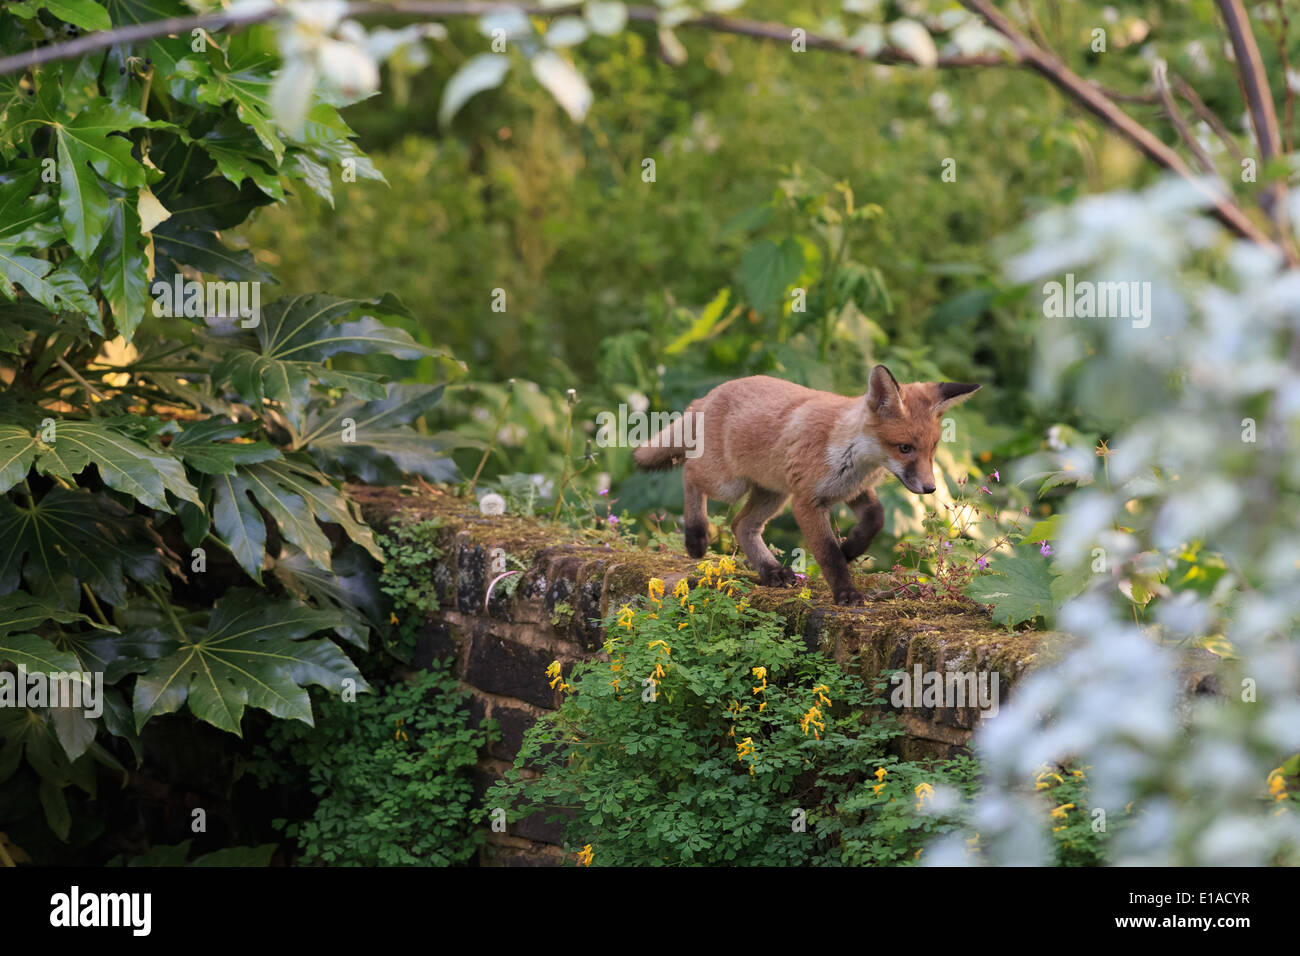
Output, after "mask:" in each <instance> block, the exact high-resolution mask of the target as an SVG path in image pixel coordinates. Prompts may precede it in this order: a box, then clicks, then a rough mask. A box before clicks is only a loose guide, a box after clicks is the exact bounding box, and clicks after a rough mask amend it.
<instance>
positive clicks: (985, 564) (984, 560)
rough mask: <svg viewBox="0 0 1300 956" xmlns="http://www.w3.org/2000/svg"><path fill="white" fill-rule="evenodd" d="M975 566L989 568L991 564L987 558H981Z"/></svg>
mask: <svg viewBox="0 0 1300 956" xmlns="http://www.w3.org/2000/svg"><path fill="white" fill-rule="evenodd" d="M975 565H976V567H980V568H987V567H988V566H989V562H988V559H987V558H979V559H978V560H976V562H975Z"/></svg>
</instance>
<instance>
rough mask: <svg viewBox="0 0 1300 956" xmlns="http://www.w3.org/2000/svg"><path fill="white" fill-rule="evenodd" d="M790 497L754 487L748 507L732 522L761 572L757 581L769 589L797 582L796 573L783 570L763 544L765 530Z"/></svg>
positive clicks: (746, 553)
mask: <svg viewBox="0 0 1300 956" xmlns="http://www.w3.org/2000/svg"><path fill="white" fill-rule="evenodd" d="M789 498H790V496H789V495H786V494H782V493H780V492H777V491H769V490H768V489H766V488H759V487H755V488H754V489H753V490H752V491H751V492H750V493H749V498H748V500H746V502H745V507H743V508H742V509H740V513H739V514H738V515H736V517H735V518H734V519H733V520H732V522H731V530H732V532H733V533H734V534H735V535H736V542H737V543H738V544H739V545H740V548H741V550H742V551H744V552H745V557H747V558H749V563H750V566H751V567H753V569H754V570H755V571H757V572H758V581H759V583H760V584H765V585H768V586H770V587H785V586H788V585H791V584H794V583H795V576H794V572H793V571H792V570H790V569H789V568H783V567H781V563H780V562H779V561H777V560H776V558H775V557H774V556H773V555H772V551H771V549H770V548H768V546H767V545H766V544H765V543H764V542H763V528H764V527H765V526H766V525H767V523H768V522H769V521H771V520H772V519H773V518H774V517H776V516H777V515H778V514H780V513H781V509H782V508H784V507H785V503H786V501H788V500H789Z"/></svg>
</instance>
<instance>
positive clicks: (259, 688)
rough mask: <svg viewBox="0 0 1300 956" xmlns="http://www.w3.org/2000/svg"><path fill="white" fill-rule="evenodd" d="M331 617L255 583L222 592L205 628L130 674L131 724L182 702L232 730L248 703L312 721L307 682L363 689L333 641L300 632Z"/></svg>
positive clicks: (316, 629)
mask: <svg viewBox="0 0 1300 956" xmlns="http://www.w3.org/2000/svg"><path fill="white" fill-rule="evenodd" d="M337 620H338V618H337V615H336V614H334V613H332V612H329V611H316V610H311V609H310V608H306V607H303V606H302V605H301V604H298V603H297V602H268V601H267V600H266V599H265V597H264V596H263V595H262V594H260V593H259V592H256V591H245V590H236V591H232V592H229V593H227V594H226V595H225V596H224V597H222V598H221V600H220V601H218V602H217V605H216V607H215V608H214V609H213V611H212V617H211V619H210V620H209V622H208V627H207V630H206V631H205V632H203V633H202V634H200V635H199V636H197V638H196V639H195V640H193V641H191V642H187V643H182V644H178V645H177V647H176V649H175V650H174V651H173V652H172V653H170V654H168V655H167V656H165V657H163V658H161V659H160V660H158V661H156V662H155V663H154V664H153V666H152V667H150V668H149V670H148V671H146V672H145V673H144V674H142V675H141V676H140V677H139V678H138V679H137V680H136V684H135V699H134V708H135V723H136V729H137V730H138V729H139V728H141V727H143V726H144V724H145V722H146V721H147V720H148V719H149V718H150V717H153V716H155V715H157V714H167V713H173V712H175V711H177V710H179V709H180V708H181V707H182V706H184V705H186V704H188V706H189V709H190V712H191V713H193V714H194V715H195V716H196V717H198V718H199V719H201V720H205V721H207V722H208V723H210V724H213V725H214V726H216V727H219V728H221V729H222V730H228V731H230V732H231V733H234V734H239V733H240V721H241V719H242V718H243V714H244V710H245V708H246V707H256V708H258V709H260V710H265V711H267V712H268V713H270V714H272V715H273V716H276V717H292V718H296V719H298V720H302V721H304V722H306V723H308V724H311V723H312V711H311V699H310V698H309V697H308V696H307V691H306V690H305V689H304V688H305V686H306V685H308V684H316V685H318V686H321V687H325V688H327V689H328V690H330V691H332V692H337V691H339V690H340V689H341V688H342V687H343V686H344V685H343V681H344V680H351V681H354V682H355V687H356V688H357V689H358V690H365V689H368V685H367V684H366V682H365V679H364V678H363V677H362V676H361V674H360V672H359V671H358V670H357V669H356V667H354V666H353V664H352V662H351V661H350V660H348V658H347V656H346V655H345V654H344V653H343V652H342V651H341V650H339V648H338V646H337V645H335V644H334V643H333V642H331V641H329V640H324V639H321V640H302V638H304V637H306V636H308V635H310V634H314V633H317V632H319V631H322V630H325V629H326V628H329V627H331V626H333V625H334V624H335V623H337Z"/></svg>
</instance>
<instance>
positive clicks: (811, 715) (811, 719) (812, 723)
mask: <svg viewBox="0 0 1300 956" xmlns="http://www.w3.org/2000/svg"><path fill="white" fill-rule="evenodd" d="M821 716H822V712H821V710H820V708H818V707H817V705H816V704H814V705H813V706H811V707H809V708H808V713H806V714H804V715H803V717H802V718H801V719H800V721H799V726H800V727H801V728H803V735H804V736H805V737H807V736H808V728H809V727H812V728H813V736H814V737H815V738H817V739H818V740H821V739H822V735H821V734H820V733H819V731H822V730H825V729H826V723H825V721H822V720H819V719H818V718H819V717H821Z"/></svg>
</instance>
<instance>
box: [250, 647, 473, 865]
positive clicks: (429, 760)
mask: <svg viewBox="0 0 1300 956" xmlns="http://www.w3.org/2000/svg"><path fill="white" fill-rule="evenodd" d="M464 697H465V695H464V692H463V691H462V690H461V689H460V687H459V685H458V684H457V682H456V679H455V678H454V677H453V676H452V675H451V672H450V669H449V668H448V667H447V666H446V665H439V666H437V667H435V668H434V669H433V670H430V671H429V672H427V673H425V674H422V675H421V676H420V677H419V678H417V679H415V680H413V681H411V682H409V683H402V682H397V683H393V684H389V685H387V686H384V687H378V688H376V690H375V693H373V694H364V695H362V696H360V697H358V698H357V700H356V701H354V702H346V701H341V700H336V699H329V700H326V701H324V702H322V704H321V717H320V719H319V720H318V721H317V722H316V726H315V728H314V729H312V728H306V727H300V726H299V725H298V724H290V723H288V722H285V721H280V722H277V723H276V724H274V725H272V727H271V729H270V731H269V733H268V746H267V747H265V748H259V754H258V756H259V759H258V761H257V762H256V763H255V764H254V765H253V766H252V767H251V768H250V769H251V772H252V773H254V774H255V775H256V776H257V777H258V778H259V781H260V782H261V783H262V784H263V785H264V786H265V785H267V783H269V782H271V781H277V780H278V781H280V782H285V781H286V778H287V777H288V776H290V774H289V773H288V771H286V770H285V769H284V768H285V767H286V766H288V767H292V768H298V769H299V770H302V769H303V768H305V770H306V773H307V775H308V782H309V784H310V789H311V792H312V793H313V794H315V795H316V796H317V797H318V798H319V803H318V804H317V805H316V809H315V811H314V812H313V813H312V815H311V816H310V817H309V818H308V819H304V820H299V821H285V820H277V821H275V825H276V826H277V827H282V828H283V829H284V832H285V835H286V836H288V837H290V838H292V839H296V840H297V841H298V846H299V849H300V850H301V852H302V856H301V858H300V859H299V860H298V862H299V863H302V864H308V865H332V866H395V865H423V866H448V865H453V864H457V863H464V862H466V861H467V860H469V859H470V857H472V856H473V855H474V852H475V850H476V849H477V847H478V845H479V843H480V842H481V841H482V830H481V828H479V829H474V828H472V827H471V822H470V812H469V811H470V802H471V800H472V797H473V784H472V780H471V768H472V767H473V766H474V764H475V762H476V760H477V759H478V751H479V749H480V748H482V747H483V746H484V745H485V744H486V743H487V742H488V739H489V736H490V735H491V733H492V732H493V731H492V729H491V727H490V726H487V727H480V728H474V727H471V726H470V725H469V719H468V717H469V714H468V710H467V708H466V706H465V699H464Z"/></svg>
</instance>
